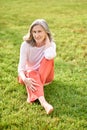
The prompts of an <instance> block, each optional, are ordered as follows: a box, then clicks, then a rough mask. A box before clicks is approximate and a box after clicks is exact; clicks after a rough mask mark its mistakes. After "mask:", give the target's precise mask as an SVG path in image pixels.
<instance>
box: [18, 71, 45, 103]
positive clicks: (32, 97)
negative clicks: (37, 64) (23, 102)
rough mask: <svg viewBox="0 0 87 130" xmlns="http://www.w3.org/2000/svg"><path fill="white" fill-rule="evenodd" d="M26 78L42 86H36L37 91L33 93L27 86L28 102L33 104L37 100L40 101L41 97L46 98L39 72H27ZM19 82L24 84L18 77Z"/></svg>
mask: <svg viewBox="0 0 87 130" xmlns="http://www.w3.org/2000/svg"><path fill="white" fill-rule="evenodd" d="M25 76H26V77H27V78H33V79H35V80H36V81H37V83H38V84H39V85H40V86H36V88H37V91H35V92H33V91H31V90H30V89H29V86H26V90H27V94H28V98H27V102H28V103H31V102H33V101H35V100H36V99H38V98H39V97H40V96H44V91H43V84H42V83H41V80H40V76H39V73H38V71H31V72H26V73H25ZM18 81H19V83H21V84H24V82H23V80H22V79H21V77H18Z"/></svg>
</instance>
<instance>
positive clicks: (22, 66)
mask: <svg viewBox="0 0 87 130" xmlns="http://www.w3.org/2000/svg"><path fill="white" fill-rule="evenodd" d="M26 61H27V44H26V43H22V45H21V48H20V59H19V65H18V73H20V72H21V71H24V70H25V65H26Z"/></svg>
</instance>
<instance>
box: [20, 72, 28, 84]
mask: <svg viewBox="0 0 87 130" xmlns="http://www.w3.org/2000/svg"><path fill="white" fill-rule="evenodd" d="M19 76H20V77H21V79H22V80H23V82H25V79H26V76H25V73H24V71H21V72H19Z"/></svg>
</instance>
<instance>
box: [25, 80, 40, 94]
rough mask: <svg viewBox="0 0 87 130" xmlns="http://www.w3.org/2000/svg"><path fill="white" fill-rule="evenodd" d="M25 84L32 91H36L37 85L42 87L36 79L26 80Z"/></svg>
mask: <svg viewBox="0 0 87 130" xmlns="http://www.w3.org/2000/svg"><path fill="white" fill-rule="evenodd" d="M24 83H25V85H26V86H27V87H29V88H30V89H31V91H33V92H34V91H36V90H37V88H36V85H38V86H40V85H39V84H38V83H37V82H36V81H35V80H34V79H32V78H25V80H24Z"/></svg>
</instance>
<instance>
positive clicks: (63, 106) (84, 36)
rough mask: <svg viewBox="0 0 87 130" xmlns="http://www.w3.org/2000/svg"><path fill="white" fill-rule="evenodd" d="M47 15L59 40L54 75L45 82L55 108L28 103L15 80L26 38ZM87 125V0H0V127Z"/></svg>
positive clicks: (55, 129) (72, 128)
mask: <svg viewBox="0 0 87 130" xmlns="http://www.w3.org/2000/svg"><path fill="white" fill-rule="evenodd" d="M37 18H44V19H46V20H47V22H48V24H49V26H50V29H51V31H52V33H53V35H54V39H55V42H56V45H57V57H56V58H55V79H54V81H53V83H52V84H50V85H48V86H46V87H45V90H44V91H45V96H46V99H47V101H49V103H51V104H52V105H53V106H54V112H53V113H52V114H51V115H46V113H45V110H44V109H43V108H42V107H41V106H40V104H38V102H37V103H34V104H33V105H29V104H27V103H26V98H27V94H26V90H25V87H23V86H21V85H20V84H18V82H17V66H18V61H19V49H20V45H21V42H22V37H23V36H24V35H25V34H26V33H27V30H28V27H29V25H30V24H31V23H32V21H33V20H35V19H37ZM86 129H87V1H86V0H0V130H86Z"/></svg>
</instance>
